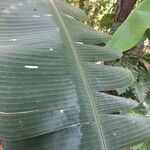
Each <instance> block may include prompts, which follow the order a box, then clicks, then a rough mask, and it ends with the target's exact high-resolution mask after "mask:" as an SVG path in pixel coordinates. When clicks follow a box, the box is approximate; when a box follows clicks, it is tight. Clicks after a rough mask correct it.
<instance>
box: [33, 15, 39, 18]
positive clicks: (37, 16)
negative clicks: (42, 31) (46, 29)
mask: <svg viewBox="0 0 150 150" xmlns="http://www.w3.org/2000/svg"><path fill="white" fill-rule="evenodd" d="M32 17H33V18H40V16H39V15H33V16H32Z"/></svg>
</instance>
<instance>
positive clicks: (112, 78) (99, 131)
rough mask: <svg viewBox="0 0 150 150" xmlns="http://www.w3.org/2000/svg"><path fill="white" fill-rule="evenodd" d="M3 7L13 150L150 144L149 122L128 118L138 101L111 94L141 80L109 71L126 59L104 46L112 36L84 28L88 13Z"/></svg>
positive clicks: (4, 122) (0, 30)
mask: <svg viewBox="0 0 150 150" xmlns="http://www.w3.org/2000/svg"><path fill="white" fill-rule="evenodd" d="M10 6H12V7H10ZM3 8H6V10H3ZM14 8H15V9H14ZM0 9H2V10H1V22H2V23H1V24H0V36H1V37H3V38H4V39H0V54H1V55H0V64H1V67H0V77H1V80H0V104H1V107H0V109H1V110H0V136H1V138H2V139H3V140H4V146H5V149H6V150H50V149H51V150H76V149H77V150H87V149H90V150H126V149H127V148H128V147H130V146H132V145H134V144H136V143H139V142H141V141H143V140H145V139H149V138H150V120H149V119H148V118H146V117H144V116H142V115H141V116H140V115H139V116H128V115H126V114H125V113H123V112H127V111H128V110H131V109H132V108H135V107H136V106H137V105H138V103H137V102H136V101H133V100H131V99H127V98H123V97H117V96H112V95H110V94H108V93H109V92H110V91H114V90H117V89H121V88H127V87H129V86H131V85H132V83H133V80H134V78H133V75H132V73H131V72H130V71H129V70H128V69H124V68H123V67H114V66H110V65H104V63H103V62H106V61H113V60H114V59H119V58H120V57H121V56H122V53H121V52H117V51H113V50H112V49H108V48H105V47H101V46H98V45H100V44H101V43H106V41H107V40H108V37H109V36H108V35H106V34H104V33H100V32H98V31H95V30H94V29H93V28H91V27H88V26H86V25H85V24H83V23H82V21H83V20H85V18H86V17H85V14H84V12H83V11H81V10H79V9H75V8H74V7H71V6H70V5H68V4H67V3H65V2H64V1H63V0H59V1H58V0H50V1H49V0H48V1H41V0H39V1H34V0H33V1H32V0H30V2H28V3H27V2H26V3H25V1H24V0H20V3H19V4H18V0H13V1H12V0H8V1H6V0H3V1H1V8H0ZM27 10H28V11H27ZM98 61H100V62H101V64H98V63H97V62H98ZM116 112H117V113H118V112H120V113H118V114H117V113H116ZM121 112H122V113H121ZM133 126H134V128H133ZM141 127H142V128H141Z"/></svg>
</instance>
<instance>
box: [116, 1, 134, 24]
mask: <svg viewBox="0 0 150 150" xmlns="http://www.w3.org/2000/svg"><path fill="white" fill-rule="evenodd" d="M136 1H137V0H118V9H117V15H116V22H119V23H122V22H124V21H125V20H126V18H127V17H128V15H129V14H130V12H131V11H132V9H133V8H134V6H135V4H136Z"/></svg>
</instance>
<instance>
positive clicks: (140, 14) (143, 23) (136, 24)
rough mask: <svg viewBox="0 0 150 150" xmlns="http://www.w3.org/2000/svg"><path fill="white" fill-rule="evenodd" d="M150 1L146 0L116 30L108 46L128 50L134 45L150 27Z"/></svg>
mask: <svg viewBox="0 0 150 150" xmlns="http://www.w3.org/2000/svg"><path fill="white" fill-rule="evenodd" d="M148 18H150V3H149V0H144V1H143V2H142V3H141V4H140V5H139V6H138V7H137V8H135V9H134V10H133V12H132V13H131V14H130V15H129V17H128V18H127V20H126V21H125V22H124V23H123V24H122V25H121V26H120V28H119V29H118V30H117V32H115V34H114V35H113V37H112V39H111V40H110V41H109V43H108V44H107V47H111V48H116V49H118V50H120V51H126V50H129V49H130V48H132V47H134V46H135V45H136V44H137V43H138V42H139V41H140V40H141V38H142V37H143V35H144V33H145V31H146V30H147V29H148V28H149V27H150V19H148Z"/></svg>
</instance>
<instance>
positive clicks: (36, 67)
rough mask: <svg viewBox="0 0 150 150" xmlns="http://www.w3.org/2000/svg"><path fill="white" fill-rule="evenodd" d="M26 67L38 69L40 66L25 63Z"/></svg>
mask: <svg viewBox="0 0 150 150" xmlns="http://www.w3.org/2000/svg"><path fill="white" fill-rule="evenodd" d="M24 67H25V68H28V69H38V68H39V67H38V66H32V65H25V66H24Z"/></svg>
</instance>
